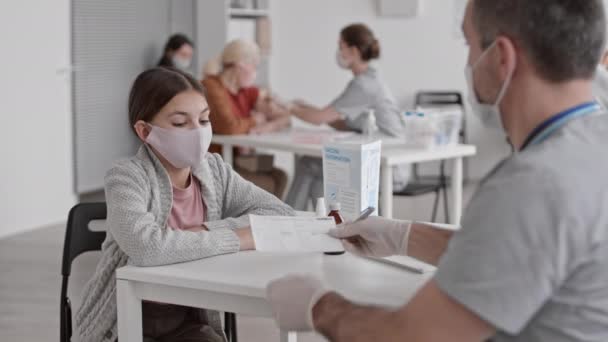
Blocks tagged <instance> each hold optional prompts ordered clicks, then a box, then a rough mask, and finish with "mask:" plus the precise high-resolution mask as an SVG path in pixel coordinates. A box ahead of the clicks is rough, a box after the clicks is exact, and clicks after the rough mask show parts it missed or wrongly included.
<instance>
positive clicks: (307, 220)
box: [250, 215, 344, 253]
mask: <svg viewBox="0 0 608 342" xmlns="http://www.w3.org/2000/svg"><path fill="white" fill-rule="evenodd" d="M250 220H251V222H250V223H251V232H252V234H253V240H254V241H255V247H256V250H258V251H261V252H300V253H306V252H342V251H344V247H343V246H342V243H341V242H340V240H338V239H334V238H333V237H331V236H329V235H328V232H329V230H330V229H332V228H335V227H336V223H335V221H334V219H333V217H297V216H296V217H290V216H256V215H250Z"/></svg>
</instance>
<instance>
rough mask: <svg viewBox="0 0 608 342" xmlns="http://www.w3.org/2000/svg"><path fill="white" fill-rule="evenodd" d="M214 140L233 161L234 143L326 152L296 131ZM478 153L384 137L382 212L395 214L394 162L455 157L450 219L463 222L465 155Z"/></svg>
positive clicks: (468, 148)
mask: <svg viewBox="0 0 608 342" xmlns="http://www.w3.org/2000/svg"><path fill="white" fill-rule="evenodd" d="M212 142H213V143H215V144H219V145H222V153H223V157H224V160H225V161H226V162H227V163H229V164H232V162H233V155H232V148H233V147H234V146H242V147H250V148H263V149H269V150H276V151H284V152H291V153H295V154H297V155H302V156H311V157H322V155H323V145H322V144H320V143H316V144H315V143H296V142H294V136H293V132H292V131H286V132H280V133H272V134H264V135H214V136H213V140H212ZM476 153H477V149H476V148H475V146H472V145H455V146H449V147H444V148H437V149H432V150H423V149H412V148H407V147H405V145H404V144H402V143H401V142H400V141H399V140H398V139H395V138H389V139H384V140H383V142H382V159H381V166H380V168H381V173H380V175H381V177H380V213H381V214H382V216H384V217H388V218H391V217H392V216H393V169H392V167H393V166H395V165H399V164H405V163H423V162H429V161H437V160H446V159H453V160H454V163H453V166H452V176H451V177H452V185H451V186H452V208H451V212H452V215H451V221H450V223H452V224H455V225H459V224H460V217H461V216H462V185H463V176H462V159H463V158H464V157H470V156H474V155H475V154H476Z"/></svg>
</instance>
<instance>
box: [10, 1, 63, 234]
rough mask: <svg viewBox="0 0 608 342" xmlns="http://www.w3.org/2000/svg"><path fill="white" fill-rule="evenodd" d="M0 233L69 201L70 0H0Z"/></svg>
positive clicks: (54, 216)
mask: <svg viewBox="0 0 608 342" xmlns="http://www.w3.org/2000/svg"><path fill="white" fill-rule="evenodd" d="M0 41H1V42H2V53H1V54H0V56H1V57H0V65H2V77H0V99H1V102H0V103H1V105H0V110H1V113H0V118H1V119H2V120H1V121H0V122H1V126H0V127H1V128H0V131H1V134H0V158H1V159H0V160H1V167H0V237H3V236H6V235H9V234H14V233H17V232H21V231H24V230H27V229H31V228H35V227H39V226H42V225H47V224H50V223H57V222H61V221H63V220H65V218H66V216H67V212H68V210H69V208H70V206H71V205H72V204H73V203H74V202H75V195H74V194H73V182H72V174H73V172H72V167H73V165H72V129H71V122H72V121H71V109H70V108H71V106H70V101H71V100H70V86H69V79H68V75H67V74H66V73H65V70H63V71H64V73H63V74H62V70H61V69H62V68H64V69H65V68H66V67H67V66H68V65H69V61H70V1H69V0H54V1H47V0H32V1H1V2H0Z"/></svg>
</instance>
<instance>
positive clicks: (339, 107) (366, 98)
mask: <svg viewBox="0 0 608 342" xmlns="http://www.w3.org/2000/svg"><path fill="white" fill-rule="evenodd" d="M331 106H332V107H334V108H335V109H336V111H337V112H338V113H340V114H341V115H342V117H343V119H344V120H345V121H346V125H347V126H348V127H349V128H350V129H352V130H355V131H362V130H363V127H364V124H365V115H363V114H365V111H366V110H368V109H373V110H374V111H375V115H376V125H377V126H378V129H379V130H380V132H381V133H383V134H387V135H390V136H393V137H400V136H403V125H402V123H401V120H400V119H399V112H400V111H399V107H398V106H397V102H396V101H395V99H394V97H393V95H392V94H391V92H390V91H389V89H388V87H387V86H386V85H385V84H384V82H382V80H381V79H380V77H379V76H378V72H377V71H376V69H375V68H373V67H371V66H370V67H369V68H368V69H367V71H366V72H364V73H362V74H360V75H357V76H355V77H354V78H353V79H352V80H351V81H350V82H349V83H348V86H347V87H346V89H344V91H343V92H342V94H340V96H338V98H337V99H335V100H334V101H333V102H332V103H331Z"/></svg>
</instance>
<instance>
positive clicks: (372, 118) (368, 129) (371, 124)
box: [363, 109, 378, 138]
mask: <svg viewBox="0 0 608 342" xmlns="http://www.w3.org/2000/svg"><path fill="white" fill-rule="evenodd" d="M377 128H378V127H377V126H376V113H375V112H374V110H373V109H368V110H367V113H366V118H365V126H364V127H363V134H364V135H365V136H366V137H368V138H370V137H371V136H372V135H373V134H374V133H375V132H376V129H377Z"/></svg>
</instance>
